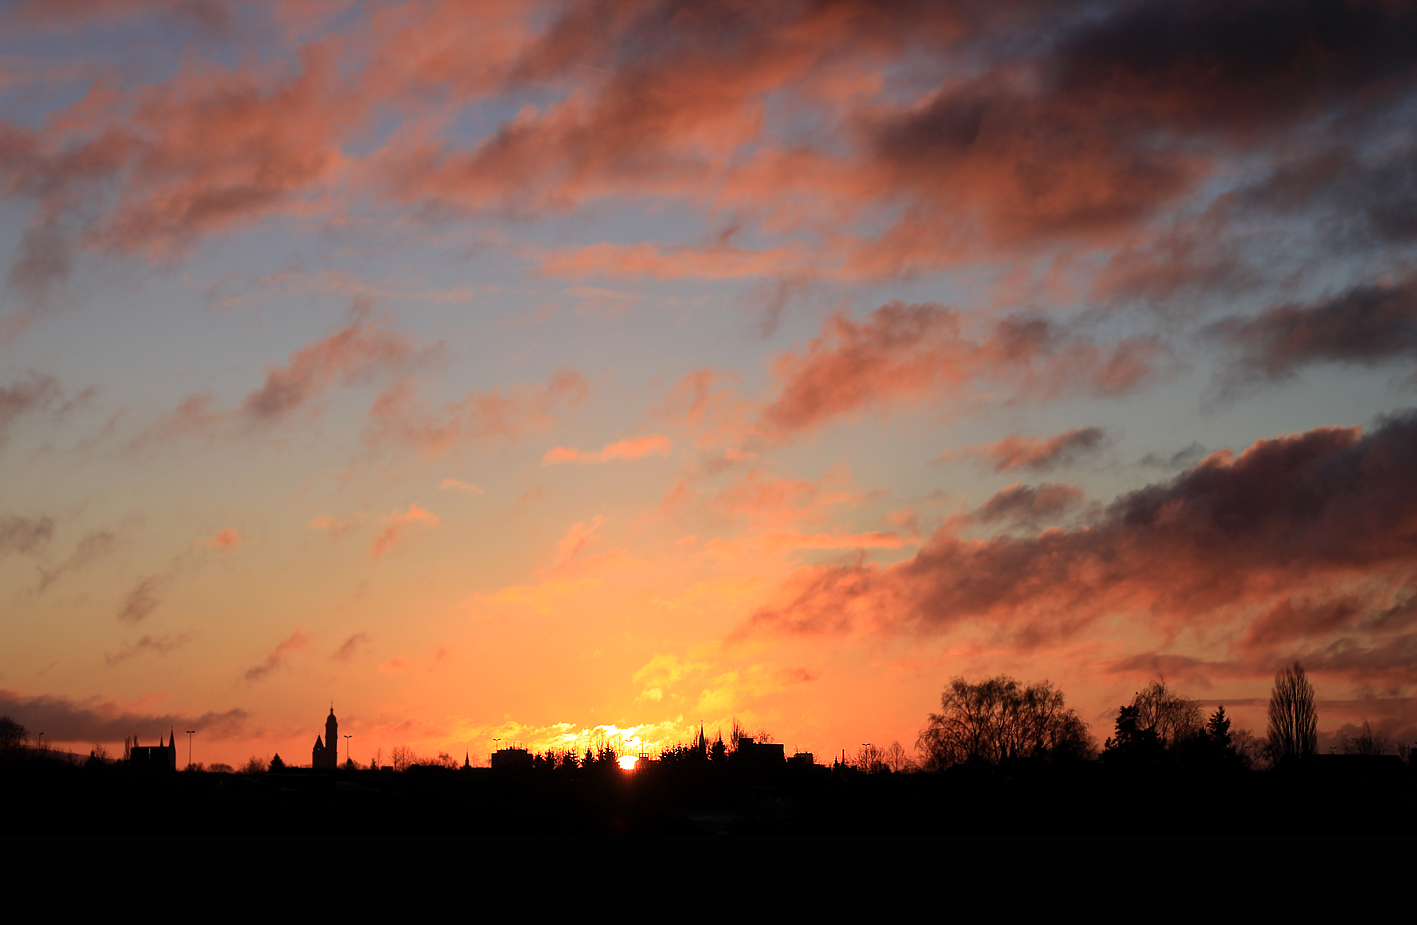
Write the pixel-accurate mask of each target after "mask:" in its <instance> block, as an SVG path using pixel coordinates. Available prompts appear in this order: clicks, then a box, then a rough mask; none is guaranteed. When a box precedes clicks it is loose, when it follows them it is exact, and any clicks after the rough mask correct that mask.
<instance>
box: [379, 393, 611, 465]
mask: <svg viewBox="0 0 1417 925" xmlns="http://www.w3.org/2000/svg"><path fill="white" fill-rule="evenodd" d="M589 391H590V384H589V383H588V382H587V381H586V379H585V377H584V376H582V375H581V374H580V373H576V372H559V373H557V374H556V375H554V376H552V378H551V379H550V380H548V381H547V382H546V383H545V384H544V385H539V386H522V387H520V388H517V389H513V390H511V391H510V392H507V393H505V394H504V393H503V392H502V391H500V390H498V389H493V390H491V391H490V392H469V393H468V394H467V395H466V396H464V397H463V398H462V399H461V400H459V401H456V402H452V403H450V404H447V405H444V406H443V408H442V409H441V410H434V409H432V408H430V407H429V406H428V405H427V404H426V403H424V402H420V401H419V400H418V399H417V397H416V396H415V395H414V391H413V385H412V383H410V382H409V381H408V380H407V379H403V380H400V381H398V382H396V383H394V384H393V385H392V386H390V387H389V388H388V389H386V390H385V391H384V392H383V393H382V394H380V395H379V397H378V398H377V399H376V400H375V402H374V407H373V408H372V409H371V410H370V413H369V421H368V426H367V427H366V429H365V433H364V439H365V441H366V442H367V443H369V444H370V445H371V446H385V445H394V446H398V447H407V448H410V449H414V450H417V451H418V452H420V453H422V454H423V455H425V456H441V455H443V454H445V453H448V452H450V451H451V450H453V449H455V448H457V447H460V446H464V445H467V444H475V443H487V442H491V441H493V440H505V441H507V442H508V443H513V442H515V441H516V440H517V438H519V437H520V436H521V435H522V434H523V433H525V432H526V431H529V430H533V429H536V428H541V427H546V426H548V425H549V424H550V423H551V422H552V421H553V420H554V419H555V416H556V412H558V411H559V410H560V409H561V408H562V407H575V406H576V405H579V404H580V403H581V402H582V401H583V400H584V399H585V396H586V395H587V393H588V392H589Z"/></svg>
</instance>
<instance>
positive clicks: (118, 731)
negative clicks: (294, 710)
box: [0, 690, 250, 742]
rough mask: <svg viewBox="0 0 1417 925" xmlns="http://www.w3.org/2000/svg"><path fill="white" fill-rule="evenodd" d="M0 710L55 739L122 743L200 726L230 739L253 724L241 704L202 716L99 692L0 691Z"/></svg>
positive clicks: (203, 730)
mask: <svg viewBox="0 0 1417 925" xmlns="http://www.w3.org/2000/svg"><path fill="white" fill-rule="evenodd" d="M0 714H4V715H5V716H9V717H11V718H13V719H14V720H16V721H17V722H19V723H22V724H23V725H24V726H25V727H26V728H27V729H32V730H34V731H36V732H38V731H40V730H43V732H44V735H45V739H46V740H53V741H55V742H119V741H122V740H123V739H124V738H127V737H128V736H131V735H138V734H141V735H142V736H143V738H147V737H149V736H151V737H152V738H154V739H155V738H157V737H158V736H159V735H163V736H166V735H167V733H168V732H169V731H170V730H174V729H196V730H198V731H199V732H201V733H202V734H203V735H205V736H208V737H210V738H213V739H230V738H237V737H239V736H242V735H245V734H247V733H248V732H249V728H250V727H249V719H250V714H249V713H247V712H246V711H245V710H242V709H239V708H233V709H230V710H227V711H225V712H223V713H217V712H207V713H202V714H200V715H196V714H184V713H162V714H151V713H136V712H133V711H131V710H128V709H125V708H124V707H122V706H121V705H119V704H118V703H116V702H115V701H112V700H102V699H100V698H98V697H90V698H87V699H84V700H72V699H70V698H68V697H60V696H53V695H48V694H40V695H38V696H26V695H24V694H22V693H20V692H19V691H12V690H0Z"/></svg>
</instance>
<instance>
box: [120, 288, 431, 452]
mask: <svg viewBox="0 0 1417 925" xmlns="http://www.w3.org/2000/svg"><path fill="white" fill-rule="evenodd" d="M353 314H354V318H353V320H351V321H350V322H349V323H348V324H346V325H345V326H344V327H342V328H340V329H339V330H337V331H334V332H333V333H331V334H328V335H326V336H325V337H322V338H320V339H319V340H316V341H312V342H310V343H309V344H306V345H305V346H304V347H301V348H300V349H299V350H297V351H296V352H295V353H293V354H291V355H290V357H288V358H287V359H286V361H285V362H284V363H282V364H278V365H272V366H269V367H267V369H266V375H265V379H264V381H263V382H262V383H261V385H260V386H259V387H258V388H256V389H254V390H253V391H251V392H250V393H248V394H247V395H246V397H245V398H244V399H243V400H242V401H241V403H240V405H239V406H238V407H236V408H231V409H219V408H216V407H214V405H215V399H214V398H213V397H212V396H211V395H210V394H207V393H195V394H192V395H188V396H186V397H185V398H183V399H182V401H181V402H179V404H178V406H177V407H176V408H175V409H174V410H173V411H171V412H169V413H168V414H167V415H165V416H164V417H163V418H162V419H161V420H160V421H159V422H157V423H156V424H155V425H154V426H153V427H151V428H149V429H148V431H147V432H146V433H144V435H143V436H142V437H141V438H140V440H152V439H163V438H170V437H179V436H187V435H199V436H204V437H207V438H217V437H235V436H243V435H246V434H249V433H251V432H252V431H253V430H261V429H265V428H269V427H274V426H277V425H279V424H281V423H283V422H285V421H287V420H289V419H291V418H293V417H294V416H295V415H296V414H297V413H298V412H300V411H301V410H303V409H308V408H310V407H311V406H312V405H313V404H314V403H315V402H316V400H317V399H319V398H320V397H322V396H323V395H325V394H326V393H327V392H329V391H331V390H332V389H333V388H335V387H336V386H342V387H344V388H350V387H353V386H357V385H361V384H364V383H368V382H371V381H374V380H376V379H378V378H380V377H383V376H387V375H393V374H398V373H400V372H401V371H403V370H405V369H407V368H409V367H411V366H413V365H415V364H418V363H424V362H427V361H429V360H430V359H432V358H434V357H436V355H437V354H438V352H439V351H440V350H441V345H438V346H433V347H424V346H421V345H419V344H418V343H417V342H416V341H415V340H414V339H412V338H410V337H407V336H405V335H403V334H399V333H397V332H395V331H393V330H391V329H389V328H388V327H387V326H386V324H384V323H383V322H382V321H371V320H369V319H368V318H367V317H366V315H367V312H365V311H364V310H362V309H359V308H356V310H355V311H354V313H353Z"/></svg>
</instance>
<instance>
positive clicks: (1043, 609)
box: [743, 413, 1417, 681]
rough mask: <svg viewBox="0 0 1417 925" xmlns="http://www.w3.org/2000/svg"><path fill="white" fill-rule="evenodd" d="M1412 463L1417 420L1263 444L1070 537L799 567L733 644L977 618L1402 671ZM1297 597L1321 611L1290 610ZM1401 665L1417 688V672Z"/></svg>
mask: <svg viewBox="0 0 1417 925" xmlns="http://www.w3.org/2000/svg"><path fill="white" fill-rule="evenodd" d="M1414 465H1417V413H1408V414H1405V415H1402V416H1399V417H1395V418H1391V419H1387V420H1385V421H1383V422H1381V424H1380V426H1378V427H1377V429H1375V430H1374V431H1372V432H1371V433H1369V434H1366V435H1365V434H1363V433H1362V432H1361V431H1360V430H1359V429H1357V428H1322V429H1317V430H1311V431H1309V432H1307V433H1305V434H1301V435H1295V436H1289V437H1280V438H1276V439H1272V440H1262V441H1259V442H1257V443H1255V444H1254V445H1253V446H1251V447H1249V448H1248V449H1247V450H1246V451H1245V452H1244V453H1242V454H1240V455H1238V456H1236V455H1234V454H1231V453H1229V452H1220V453H1215V454H1212V455H1211V456H1210V457H1209V458H1207V459H1206V460H1205V461H1203V462H1202V463H1200V464H1199V465H1196V466H1195V467H1193V468H1191V469H1189V470H1187V471H1186V472H1184V473H1182V474H1181V475H1179V476H1177V477H1176V478H1175V479H1174V480H1172V481H1170V482H1168V483H1160V484H1154V485H1150V486H1148V487H1146V488H1143V489H1140V490H1138V491H1134V492H1131V493H1129V494H1127V495H1124V496H1122V497H1120V498H1118V499H1117V500H1115V501H1114V502H1113V503H1112V504H1111V505H1109V506H1108V507H1106V508H1105V509H1103V510H1102V511H1101V512H1100V513H1099V514H1098V515H1097V516H1095V517H1094V518H1093V519H1092V520H1091V522H1088V523H1086V524H1084V525H1082V526H1079V527H1076V528H1074V529H1070V530H1063V529H1057V528H1054V529H1049V530H1045V531H1043V532H1042V533H1038V534H1036V535H1033V536H1022V537H1019V536H1012V535H1006V536H1001V537H996V538H992V539H986V540H968V539H964V538H961V537H960V536H959V535H957V534H956V533H955V532H953V528H952V527H951V526H948V525H947V526H946V527H945V528H943V529H941V530H940V531H939V532H937V533H936V534H935V535H934V536H933V537H932V538H931V539H930V541H929V543H928V544H927V545H926V546H925V547H924V548H923V549H921V551H920V552H919V553H918V554H917V555H916V556H915V557H914V558H913V559H911V560H909V561H906V562H902V563H899V564H895V565H890V566H885V567H881V566H876V565H871V564H852V565H843V566H817V567H804V568H800V569H798V570H797V572H796V573H795V574H794V575H793V576H791V578H790V579H789V581H788V582H787V583H786V584H785V586H784V587H783V588H782V589H781V591H780V593H779V595H778V596H777V599H776V600H775V601H773V602H772V603H770V604H768V605H767V606H765V607H763V608H762V609H760V610H759V611H758V612H757V613H756V614H755V615H754V616H753V618H752V619H751V620H750V621H749V623H748V624H747V625H746V626H745V627H744V630H743V632H773V633H809V634H816V633H838V632H844V631H848V630H852V629H856V628H860V629H862V630H865V631H879V632H886V633H898V632H912V633H925V634H939V633H945V632H949V631H951V630H952V629H954V628H956V627H959V626H962V625H966V624H981V623H984V624H987V625H989V626H991V627H992V628H993V629H994V630H995V631H996V632H998V633H1000V634H1002V635H1003V636H1005V637H1006V638H1008V639H1010V640H1012V641H1013V643H1014V644H1017V645H1021V646H1024V647H1025V648H1027V647H1031V646H1035V645H1040V644H1042V643H1043V642H1045V641H1049V640H1061V639H1068V638H1071V637H1073V636H1074V635H1075V634H1076V633H1078V632H1080V631H1081V630H1082V629H1083V628H1085V627H1087V626H1088V625H1089V624H1090V623H1092V622H1093V621H1094V620H1096V619H1098V618H1100V617H1103V616H1111V617H1115V618H1118V619H1123V618H1125V619H1131V620H1135V621H1137V623H1138V625H1139V626H1144V627H1146V628H1148V629H1149V630H1150V631H1152V632H1161V633H1163V634H1166V633H1172V632H1174V631H1176V630H1178V629H1179V628H1180V627H1183V626H1197V625H1205V626H1209V627H1211V630H1210V632H1211V633H1213V634H1218V635H1219V636H1220V637H1221V638H1228V639H1229V640H1230V644H1231V645H1233V646H1241V647H1248V648H1249V650H1250V651H1249V657H1251V658H1257V657H1258V656H1257V655H1256V653H1255V651H1254V650H1255V648H1256V647H1264V646H1268V647H1269V648H1268V649H1267V656H1266V657H1267V658H1269V659H1270V660H1271V661H1272V660H1274V659H1276V658H1278V659H1282V658H1284V657H1287V656H1290V655H1292V654H1293V653H1294V652H1295V651H1296V647H1299V646H1300V643H1301V642H1302V644H1303V646H1302V648H1303V649H1304V651H1306V652H1310V653H1313V652H1319V653H1323V652H1332V653H1335V654H1334V656H1333V659H1331V660H1330V661H1331V663H1332V664H1335V665H1337V664H1339V663H1340V661H1342V660H1337V654H1338V653H1346V656H1345V657H1346V658H1347V661H1346V662H1344V664H1348V665H1350V666H1351V665H1356V664H1357V663H1358V662H1359V661H1361V660H1363V659H1367V660H1369V661H1370V662H1372V663H1373V664H1374V665H1375V666H1377V667H1381V666H1382V665H1387V666H1389V667H1388V668H1387V669H1384V670H1391V671H1396V670H1398V669H1397V667H1396V666H1397V665H1398V663H1399V662H1400V660H1397V661H1394V660H1393V659H1392V658H1391V657H1388V656H1384V657H1382V658H1379V656H1378V653H1379V652H1381V650H1382V646H1381V645H1380V644H1378V642H1377V638H1378V636H1380V635H1382V634H1392V633H1395V632H1397V631H1399V630H1401V629H1402V628H1403V627H1405V626H1406V625H1407V621H1408V620H1409V619H1410V617H1408V616H1406V615H1405V614H1407V613H1409V611H1410V608H1409V610H1404V609H1403V605H1402V602H1403V601H1406V600H1408V598H1407V597H1406V595H1408V594H1410V591H1409V590H1408V589H1410V588H1412V587H1417V555H1414V552H1413V550H1414V549H1417V533H1414V529H1417V528H1414V524H1417V507H1414V505H1415V504H1417V501H1414V495H1413V493H1412V492H1411V491H1410V472H1411V471H1413V467H1414ZM1014 495H1015V496H1016V495H1017V492H1015V493H1014ZM1006 497H1008V498H1009V501H1010V503H1012V502H1013V501H1015V500H1033V499H1028V498H1026V497H1025V498H1022V499H1019V498H1017V497H1014V496H1006ZM1035 498H1036V496H1035ZM986 507H988V506H987V505H986ZM1345 588H1347V589H1349V590H1348V592H1346V593H1348V594H1349V595H1350V597H1349V598H1347V599H1345V598H1344V597H1343V594H1344V592H1343V591H1342V590H1341V589H1345ZM1357 588H1362V589H1363V592H1362V593H1361V594H1358V593H1356V591H1355V590H1354V589H1357ZM1336 592H1337V593H1336ZM1395 595H1396V596H1397V597H1396V598H1395V597H1394V596H1395ZM1301 597H1308V598H1313V599H1315V600H1323V601H1325V602H1326V603H1321V604H1319V605H1317V606H1316V605H1309V604H1305V605H1303V606H1299V605H1298V604H1297V603H1296V602H1297V600H1298V599H1299V598H1301ZM1395 601H1396V603H1395ZM1355 607H1356V610H1355V609H1354V608H1355ZM1266 608H1268V609H1266ZM1257 614H1264V616H1257ZM1350 614H1351V616H1350ZM1384 615H1388V616H1386V617H1385V618H1386V619H1387V620H1388V621H1389V622H1388V623H1384V622H1382V621H1383V618H1384ZM1397 615H1403V616H1400V617H1399V616H1397ZM1345 627H1347V629H1345ZM1349 630H1351V632H1350V631H1349ZM1326 633H1327V634H1329V635H1327V636H1326V635H1324V634H1326ZM1333 634H1340V635H1338V636H1337V637H1336V638H1335V636H1334V635H1333ZM1281 643H1284V644H1283V645H1281ZM1334 647H1337V648H1334ZM1305 657H1306V659H1307V658H1309V656H1308V655H1306V656H1305ZM1379 663H1381V664H1379ZM1266 664H1269V663H1268V662H1266ZM1405 664H1407V671H1408V678H1409V681H1417V676H1414V675H1413V674H1412V671H1413V666H1414V665H1417V663H1412V662H1407V663H1405ZM1271 667H1272V665H1271ZM1335 670H1337V669H1335ZM1354 670H1356V669H1354Z"/></svg>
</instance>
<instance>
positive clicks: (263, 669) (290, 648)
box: [241, 627, 310, 681]
mask: <svg viewBox="0 0 1417 925" xmlns="http://www.w3.org/2000/svg"><path fill="white" fill-rule="evenodd" d="M309 647H310V634H309V633H307V632H305V628H304V627H296V628H295V631H294V632H292V633H291V634H290V635H289V636H287V637H286V638H285V639H283V640H281V641H280V642H279V643H277V644H276V647H275V648H274V649H272V650H271V651H270V652H269V653H268V654H267V655H266V657H265V658H264V659H262V660H261V662H260V664H258V665H252V666H251V667H250V668H247V669H246V670H245V671H244V672H242V674H241V676H242V677H243V678H245V679H246V680H247V681H259V680H261V679H262V678H265V677H266V676H267V675H269V674H270V673H271V672H273V671H276V670H277V669H279V668H282V667H284V666H285V664H286V662H288V661H289V660H290V657H291V656H292V655H294V654H295V653H297V652H303V651H305V650H306V649H308V648H309Z"/></svg>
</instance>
